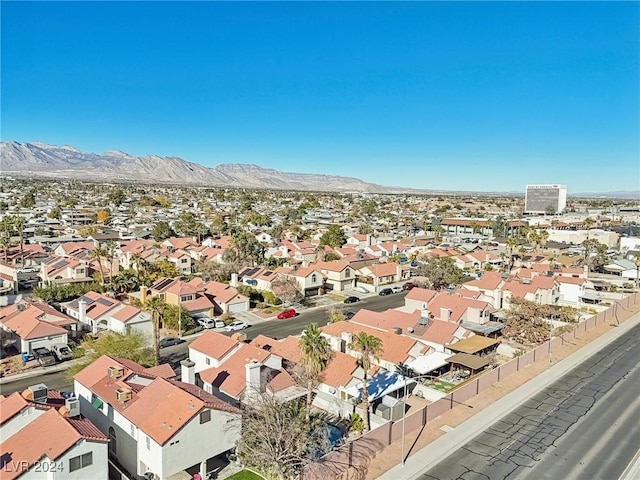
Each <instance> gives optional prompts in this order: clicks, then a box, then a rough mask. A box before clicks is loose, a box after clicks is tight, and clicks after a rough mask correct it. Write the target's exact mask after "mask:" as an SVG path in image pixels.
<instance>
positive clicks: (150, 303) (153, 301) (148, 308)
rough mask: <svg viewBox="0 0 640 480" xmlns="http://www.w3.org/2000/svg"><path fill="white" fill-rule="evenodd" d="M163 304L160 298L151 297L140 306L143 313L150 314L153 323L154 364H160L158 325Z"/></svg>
mask: <svg viewBox="0 0 640 480" xmlns="http://www.w3.org/2000/svg"><path fill="white" fill-rule="evenodd" d="M164 306H165V303H164V300H163V299H162V297H151V298H148V299H147V301H146V302H144V304H143V305H142V309H143V310H144V311H145V312H149V313H151V323H153V356H154V359H155V364H156V365H159V364H160V323H161V320H162V311H163V309H164Z"/></svg>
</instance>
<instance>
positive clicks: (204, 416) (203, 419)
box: [200, 410, 211, 423]
mask: <svg viewBox="0 0 640 480" xmlns="http://www.w3.org/2000/svg"><path fill="white" fill-rule="evenodd" d="M209 420H211V410H203V411H202V412H200V423H207V422H208V421H209Z"/></svg>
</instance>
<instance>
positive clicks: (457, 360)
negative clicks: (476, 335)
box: [448, 353, 491, 370]
mask: <svg viewBox="0 0 640 480" xmlns="http://www.w3.org/2000/svg"><path fill="white" fill-rule="evenodd" d="M448 361H449V363H452V364H456V365H461V366H463V367H467V368H471V369H472V370H480V369H481V368H484V367H486V366H487V365H489V364H490V363H491V361H490V360H489V359H488V358H485V357H478V356H476V355H470V354H468V353H457V354H456V355H453V356H452V357H450V358H449V360H448Z"/></svg>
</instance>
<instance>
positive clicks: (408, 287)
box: [402, 282, 416, 290]
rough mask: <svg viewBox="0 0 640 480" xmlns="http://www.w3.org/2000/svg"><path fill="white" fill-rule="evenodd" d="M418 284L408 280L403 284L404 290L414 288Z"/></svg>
mask: <svg viewBox="0 0 640 480" xmlns="http://www.w3.org/2000/svg"><path fill="white" fill-rule="evenodd" d="M415 286H416V284H415V283H413V282H407V283H405V284H403V285H402V290H411V289H412V288H414V287H415Z"/></svg>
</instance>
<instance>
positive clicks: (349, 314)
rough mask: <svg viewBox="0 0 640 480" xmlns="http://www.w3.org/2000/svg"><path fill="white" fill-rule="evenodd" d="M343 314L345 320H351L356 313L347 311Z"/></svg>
mask: <svg viewBox="0 0 640 480" xmlns="http://www.w3.org/2000/svg"><path fill="white" fill-rule="evenodd" d="M342 314H343V315H344V318H345V320H351V319H352V318H353V317H354V315H355V314H356V312H352V311H351V310H345V311H344V312H342Z"/></svg>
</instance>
